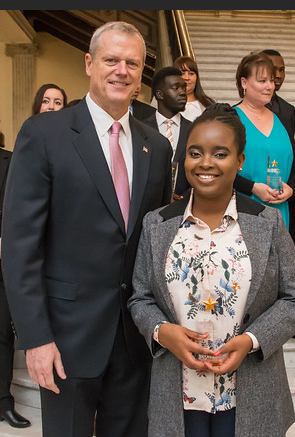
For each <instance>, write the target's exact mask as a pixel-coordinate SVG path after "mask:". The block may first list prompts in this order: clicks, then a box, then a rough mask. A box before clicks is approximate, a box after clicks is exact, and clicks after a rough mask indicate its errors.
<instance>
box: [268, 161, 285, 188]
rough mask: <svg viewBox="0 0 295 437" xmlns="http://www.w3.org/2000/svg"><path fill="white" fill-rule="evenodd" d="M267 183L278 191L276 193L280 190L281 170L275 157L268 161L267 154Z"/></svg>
mask: <svg viewBox="0 0 295 437" xmlns="http://www.w3.org/2000/svg"><path fill="white" fill-rule="evenodd" d="M267 185H268V186H269V187H270V188H273V189H275V190H276V191H278V193H281V192H282V177H281V170H280V168H279V166H278V162H277V161H276V160H275V159H274V160H273V161H272V162H270V159H269V156H268V159H267Z"/></svg>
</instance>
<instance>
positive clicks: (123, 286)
mask: <svg viewBox="0 0 295 437" xmlns="http://www.w3.org/2000/svg"><path fill="white" fill-rule="evenodd" d="M121 288H122V289H123V290H126V288H127V285H126V284H125V283H124V282H123V284H121Z"/></svg>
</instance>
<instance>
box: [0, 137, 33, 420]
mask: <svg viewBox="0 0 295 437" xmlns="http://www.w3.org/2000/svg"><path fill="white" fill-rule="evenodd" d="M0 147H1V149H0V244H1V216H2V205H3V197H4V191H5V183H6V177H7V171H8V168H9V164H10V160H11V155H12V153H11V152H10V151H9V150H4V149H3V148H2V147H4V135H3V133H2V132H0ZM0 252H1V249H0ZM13 358H14V334H13V329H12V326H11V317H10V312H9V307H8V303H7V298H6V292H5V288H4V283H3V277H2V270H1V257H0V420H1V421H2V420H5V421H6V422H7V423H9V425H10V426H13V427H14V428H26V427H28V426H30V425H31V423H30V421H29V420H27V419H26V418H25V417H23V416H21V415H20V414H19V413H18V412H17V411H15V409H14V398H13V396H12V394H11V393H10V386H11V382H12V378H13Z"/></svg>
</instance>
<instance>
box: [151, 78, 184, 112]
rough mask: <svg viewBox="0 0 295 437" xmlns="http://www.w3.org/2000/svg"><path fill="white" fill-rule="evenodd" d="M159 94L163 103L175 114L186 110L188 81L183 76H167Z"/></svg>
mask: <svg viewBox="0 0 295 437" xmlns="http://www.w3.org/2000/svg"><path fill="white" fill-rule="evenodd" d="M157 94H158V98H159V100H161V101H162V105H163V106H165V107H166V108H167V109H169V110H170V111H171V112H173V113H174V114H177V113H178V112H179V111H184V109H185V105H186V102H187V95H186V82H185V80H184V79H183V77H182V76H167V77H166V78H165V80H164V83H163V85H162V86H161V90H159V91H158V93H157Z"/></svg>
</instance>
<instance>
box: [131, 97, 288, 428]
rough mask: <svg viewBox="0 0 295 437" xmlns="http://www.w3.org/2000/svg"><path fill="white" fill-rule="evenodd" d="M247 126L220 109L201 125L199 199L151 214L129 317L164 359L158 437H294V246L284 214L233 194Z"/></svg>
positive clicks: (195, 131)
mask: <svg viewBox="0 0 295 437" xmlns="http://www.w3.org/2000/svg"><path fill="white" fill-rule="evenodd" d="M245 140H246V138H245V130H244V127H243V125H242V123H241V122H240V120H239V117H238V116H237V114H236V111H235V109H233V108H231V107H230V106H229V105H227V104H215V105H212V106H211V107H209V108H207V109H206V110H205V111H204V113H203V114H202V115H201V116H200V117H198V118H197V119H196V120H195V122H193V124H192V126H191V129H190V132H189V135H188V142H187V154H186V161H185V169H186V177H187V179H188V181H189V182H190V184H191V186H192V190H191V193H190V194H189V195H188V196H186V197H185V198H183V199H182V200H179V201H177V202H174V203H172V204H170V205H168V206H165V207H163V208H159V209H157V210H155V211H153V212H150V213H148V214H147V215H146V216H145V218H144V222H143V229H142V234H141V239H140V244H139V247H138V252H137V258H136V263H135V270H134V275H133V287H134V290H133V295H132V297H131V298H130V300H129V309H130V311H131V314H132V317H133V319H134V322H135V324H136V325H137V327H138V329H139V331H140V332H141V334H142V335H143V336H144V337H145V339H146V342H147V344H148V346H149V348H150V350H151V353H152V355H153V364H152V375H151V386H150V401H149V437H159V436H161V437H184V436H185V437H213V436H214V437H234V436H235V437H249V436H255V437H258V436H259V437H270V436H272V437H283V436H285V433H286V431H287V429H288V428H289V427H290V426H291V424H292V423H293V422H294V409H293V403H292V397H291V393H290V389H289V385H288V380H287V376H286V369H285V364H284V357H283V349H282V346H283V345H284V343H285V342H286V341H287V340H288V339H290V338H291V337H292V336H293V335H294V333H295V263H294V249H295V247H294V243H293V241H292V239H291V237H290V234H289V232H288V230H287V228H286V226H285V224H284V221H283V219H282V215H281V213H280V211H278V210H276V209H275V208H272V207H268V206H265V205H262V204H260V203H258V202H256V201H254V200H253V199H249V198H247V197H246V196H242V195H238V194H237V193H236V192H235V190H234V189H233V182H234V179H235V176H236V173H237V171H240V170H241V169H242V167H243V163H244V160H245V155H244V153H243V150H244V146H245Z"/></svg>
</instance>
